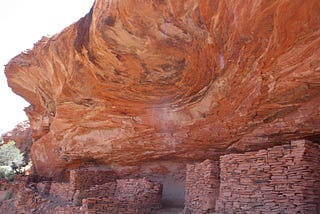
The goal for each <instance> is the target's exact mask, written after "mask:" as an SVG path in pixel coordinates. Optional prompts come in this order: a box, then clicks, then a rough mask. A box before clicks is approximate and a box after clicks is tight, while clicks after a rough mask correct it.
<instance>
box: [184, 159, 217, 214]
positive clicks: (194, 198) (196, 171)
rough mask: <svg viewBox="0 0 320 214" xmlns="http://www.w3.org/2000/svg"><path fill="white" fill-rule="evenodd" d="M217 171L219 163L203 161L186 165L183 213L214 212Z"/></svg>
mask: <svg viewBox="0 0 320 214" xmlns="http://www.w3.org/2000/svg"><path fill="white" fill-rule="evenodd" d="M219 171H220V169H219V161H212V160H205V161H204V162H202V163H196V164H188V165H187V172H186V192H185V209H184V213H206V212H209V211H214V210H215V203H216V200H217V198H218V195H219V184H220V180H219V174H220V172H219Z"/></svg>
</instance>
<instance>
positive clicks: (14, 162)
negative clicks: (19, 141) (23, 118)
mask: <svg viewBox="0 0 320 214" xmlns="http://www.w3.org/2000/svg"><path fill="white" fill-rule="evenodd" d="M25 165H26V164H25V161H24V157H23V154H21V152H20V150H19V149H18V148H17V147H16V146H15V142H14V141H10V142H8V143H7V144H4V145H2V146H1V147H0V178H6V179H8V180H12V179H13V178H14V176H15V175H16V174H18V173H21V172H22V170H21V169H22V167H23V166H25Z"/></svg>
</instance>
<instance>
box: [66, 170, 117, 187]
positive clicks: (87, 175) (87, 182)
mask: <svg viewBox="0 0 320 214" xmlns="http://www.w3.org/2000/svg"><path fill="white" fill-rule="evenodd" d="M116 178H117V176H116V174H115V173H114V172H112V171H110V170H105V169H101V168H98V167H97V168H95V167H89V168H81V169H74V170H71V171H70V187H71V189H73V190H75V191H76V190H86V189H89V188H90V187H92V186H95V185H100V184H104V183H107V182H113V181H115V180H116Z"/></svg>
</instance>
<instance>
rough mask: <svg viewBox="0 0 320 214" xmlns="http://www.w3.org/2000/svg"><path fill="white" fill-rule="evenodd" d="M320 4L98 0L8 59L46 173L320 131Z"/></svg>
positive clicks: (202, 152)
mask: <svg viewBox="0 0 320 214" xmlns="http://www.w3.org/2000/svg"><path fill="white" fill-rule="evenodd" d="M319 14H320V2H319V1H318V0H309V1H282V0H273V1H269V0H260V1H256V0H246V1H231V0H228V1H222V0H221V1H213V0H201V1H200V0H183V1H182V0H179V1H177V0H168V1H138V0H128V1H109V0H97V1H96V3H95V5H94V6H93V8H92V10H91V11H90V13H89V14H88V15H87V16H85V17H84V18H82V19H81V20H79V21H78V22H77V23H75V24H74V25H71V26H69V27H68V28H66V29H65V30H64V31H63V32H61V33H60V34H58V35H55V36H53V37H52V38H43V39H42V40H41V41H39V42H38V43H37V44H36V45H35V46H34V48H33V50H31V51H28V52H27V53H22V54H20V55H19V56H17V57H15V58H14V59H12V60H11V61H10V62H9V64H8V65H7V66H6V75H7V77H8V82H9V86H10V87H11V88H12V89H13V90H14V91H15V92H16V93H17V94H19V95H21V96H22V97H24V98H25V99H26V100H28V101H29V102H30V104H31V105H30V107H29V108H28V110H27V115H28V117H29V119H30V123H31V127H32V130H33V137H34V139H35V143H34V144H33V146H32V157H33V162H34V164H35V166H36V168H37V170H38V172H39V173H40V174H42V175H47V176H54V175H56V174H58V173H60V171H61V169H63V168H66V167H73V166H78V165H81V164H82V163H84V162H92V161H93V162H97V163H100V164H113V163H115V164H121V165H135V164H139V163H142V162H146V161H157V160H192V159H193V160H195V159H198V160H203V159H205V158H208V157H210V158H212V157H213V156H214V155H219V154H222V153H229V152H232V151H247V150H252V149H257V148H264V147H269V146H270V145H271V144H275V143H277V142H288V141H289V140H291V139H296V138H303V137H313V136H317V135H319V134H320V123H319V121H320V114H319V112H320V105H319V103H320V96H319V95H320V93H319V90H320V60H319V59H320V48H319V47H320V19H319V18H318V17H319Z"/></svg>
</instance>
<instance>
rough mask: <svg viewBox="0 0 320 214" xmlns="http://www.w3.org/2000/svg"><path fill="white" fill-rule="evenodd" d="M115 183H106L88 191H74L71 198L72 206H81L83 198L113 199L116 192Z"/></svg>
mask: <svg viewBox="0 0 320 214" xmlns="http://www.w3.org/2000/svg"><path fill="white" fill-rule="evenodd" d="M116 186H117V184H116V182H108V183H105V184H101V185H96V186H93V187H91V188H90V189H86V190H82V191H79V190H78V191H76V192H75V194H74V196H73V204H74V205H78V206H81V204H82V199H85V198H109V197H113V196H114V194H115V192H116Z"/></svg>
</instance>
